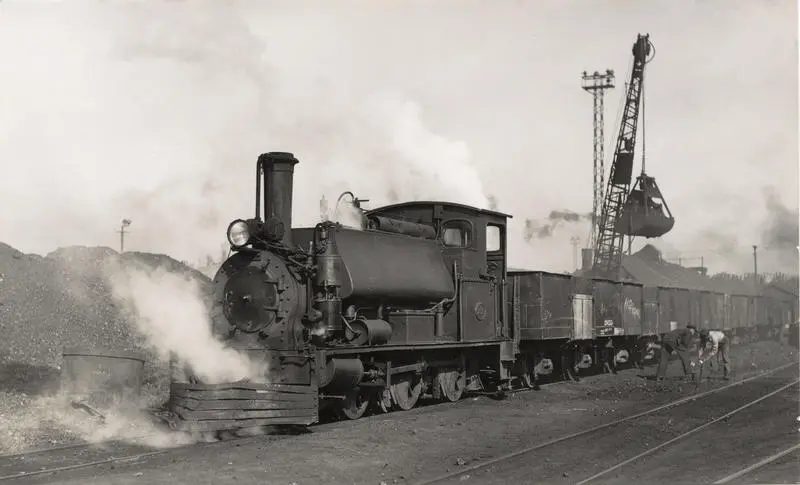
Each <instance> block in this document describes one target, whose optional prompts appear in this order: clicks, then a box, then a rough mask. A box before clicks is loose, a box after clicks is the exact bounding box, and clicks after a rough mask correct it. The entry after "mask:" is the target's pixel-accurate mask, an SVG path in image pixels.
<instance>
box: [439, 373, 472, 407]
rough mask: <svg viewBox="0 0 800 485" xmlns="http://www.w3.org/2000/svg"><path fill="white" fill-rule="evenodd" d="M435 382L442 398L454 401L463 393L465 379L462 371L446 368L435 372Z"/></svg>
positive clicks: (465, 385) (465, 383) (465, 384)
mask: <svg viewBox="0 0 800 485" xmlns="http://www.w3.org/2000/svg"><path fill="white" fill-rule="evenodd" d="M436 384H437V385H438V386H440V387H441V389H442V398H443V400H445V401H450V402H456V401H458V400H459V399H461V396H462V395H463V394H464V389H465V388H466V387H467V379H466V377H465V375H464V372H463V371H460V370H447V371H441V372H438V373H437V374H436Z"/></svg>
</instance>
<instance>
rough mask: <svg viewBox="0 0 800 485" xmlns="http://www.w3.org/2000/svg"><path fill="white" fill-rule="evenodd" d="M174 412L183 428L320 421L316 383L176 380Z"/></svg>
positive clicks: (173, 392) (199, 428)
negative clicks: (196, 381)
mask: <svg viewBox="0 0 800 485" xmlns="http://www.w3.org/2000/svg"><path fill="white" fill-rule="evenodd" d="M170 393H171V395H172V399H171V400H170V406H169V407H170V412H172V414H173V415H174V416H175V418H177V419H175V420H174V422H173V424H174V428H175V429H178V430H181V431H220V430H234V429H240V428H251V427H259V426H272V425H302V426H308V425H310V424H313V423H315V422H317V421H318V420H319V415H318V404H317V403H318V399H317V397H318V392H317V388H316V386H313V385H310V386H303V385H288V384H254V383H251V382H238V383H225V384H189V383H173V384H172V385H171V386H170Z"/></svg>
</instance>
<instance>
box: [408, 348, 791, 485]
mask: <svg viewBox="0 0 800 485" xmlns="http://www.w3.org/2000/svg"><path fill="white" fill-rule="evenodd" d="M794 365H795V363H794V362H792V363H789V364H784V365H781V366H778V367H775V368H774V369H770V370H767V371H764V372H760V373H758V374H756V375H754V376H751V377H748V378H746V379H742V380H738V381H734V382H732V383H730V384H727V385H724V386H721V387H717V388H714V389H710V390H708V391H705V392H701V393H699V394H692V395H690V396H687V397H684V398H681V399H678V400H675V401H672V402H669V403H666V404H663V405H661V406H658V407H655V408H652V409H649V410H647V411H642V412H640V413H636V414H633V415H631V416H627V417H624V418H620V419H616V420H614V421H610V422H608V423H605V424H601V425H597V426H593V427H591V428H588V429H585V430H583V431H578V432H575V433H571V434H568V435H565V436H561V437H560V438H555V439H552V440H549V441H545V442H544V443H539V444H536V445H532V446H528V447H525V448H523V449H521V450H517V451H514V452H511V453H507V454H504V455H501V456H498V457H495V458H492V459H490V460H487V461H483V462H480V463H476V464H474V465H471V466H468V467H464V468H460V469H458V470H456V471H453V472H449V473H445V474H442V475H439V476H437V477H434V478H429V479H426V480H422V481H420V482H417V483H416V485H429V484H432V483H437V482H442V481H444V480H447V479H450V478H454V477H457V476H460V475H464V474H465V473H468V472H472V471H475V470H480V469H483V468H486V467H489V466H491V465H494V464H496V463H500V462H503V461H507V460H510V459H512V458H515V457H518V456H521V455H525V454H528V453H531V452H533V451H536V450H540V449H542V448H546V447H548V446H552V445H555V444H557V443H561V442H564V441H567V440H571V439H574V438H578V437H581V436H585V435H588V434H591V433H595V432H597V431H600V430H603V429H607V428H611V427H613V426H617V425H619V424H622V423H625V422H628V421H632V420H634V419H637V418H641V417H643V416H647V415H650V414H653V413H657V412H659V411H663V410H665V409H669V408H673V407H675V406H679V405H681V404H685V403H687V402H691V401H695V400H697V399H700V398H702V397H705V396H709V395H712V394H716V393H718V392H722V391H724V390H726V389H730V388H732V387H735V386H740V385H742V384H744V383H745V382H749V381H753V380H756V379H760V378H762V377H766V376H768V375H771V374H774V373H776V372H779V371H782V370H783V369H787V368H789V367H791V366H794Z"/></svg>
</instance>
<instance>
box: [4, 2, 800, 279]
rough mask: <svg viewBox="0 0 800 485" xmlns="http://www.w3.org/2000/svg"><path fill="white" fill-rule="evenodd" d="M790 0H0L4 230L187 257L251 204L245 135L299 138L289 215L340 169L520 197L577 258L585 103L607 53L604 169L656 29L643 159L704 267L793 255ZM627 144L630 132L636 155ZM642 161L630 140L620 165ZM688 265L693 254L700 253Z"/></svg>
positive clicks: (536, 258)
mask: <svg viewBox="0 0 800 485" xmlns="http://www.w3.org/2000/svg"><path fill="white" fill-rule="evenodd" d="M797 20H798V15H797V5H796V2H794V1H791V0H782V1H767V0H764V1H758V2H753V1H750V0H702V1H690V0H648V1H647V2H635V1H632V0H596V1H591V2H589V1H585V0H584V1H577V0H540V1H522V0H499V1H491V2H490V1H477V0H459V1H456V0H433V1H426V2H422V1H411V0H409V1H402V2H401V1H399V0H387V1H384V2H366V1H363V0H362V1H349V0H348V1H345V0H341V1H336V2H310V1H292V2H289V1H284V2H275V1H267V0H264V1H256V0H249V1H238V2H237V1H225V0H214V1H213V2H212V1H208V0H206V1H200V0H198V1H190V0H171V1H168V0H148V1H126V2H122V1H119V2H103V1H100V0H74V1H69V2H56V1H52V2H48V1H39V2H30V1H22V0H17V1H13V0H11V1H9V0H6V1H3V2H2V3H0V59H2V62H0V92H2V93H3V99H2V109H0V163H2V167H3V176H2V178H0V207H3V209H2V210H0V241H2V242H5V243H7V244H10V245H12V246H14V247H16V248H18V249H20V250H22V251H24V252H35V253H40V254H45V253H47V252H49V251H52V250H54V249H56V248H57V247H59V246H66V245H86V246H95V245H101V246H109V247H113V248H115V249H118V245H119V235H118V234H117V233H116V232H115V231H116V230H117V229H118V228H119V225H120V221H121V220H122V219H123V218H129V219H131V220H132V224H131V226H130V228H129V230H130V233H129V234H128V235H127V236H126V244H125V245H126V249H127V250H137V251H150V252H157V253H166V254H169V255H171V256H173V257H175V258H177V259H182V260H188V261H197V260H199V259H201V258H203V257H204V256H205V255H209V254H210V255H213V256H215V257H216V256H218V255H219V253H220V247H221V245H223V244H224V243H225V230H226V228H227V225H228V223H229V222H230V221H231V220H233V219H235V218H239V217H249V216H251V215H252V212H253V205H254V200H253V197H254V173H255V170H254V166H255V161H256V158H257V157H258V155H259V154H260V153H263V152H268V151H289V152H292V153H294V154H295V155H296V156H297V157H298V159H299V160H300V164H298V165H297V167H296V174H295V191H294V216H293V217H294V223H295V226H298V225H311V224H314V223H316V222H317V221H318V220H319V217H320V215H319V214H320V210H319V207H320V204H319V200H320V197H321V196H322V195H324V196H325V197H326V198H327V199H328V200H329V201H331V202H332V201H334V200H335V199H336V198H337V196H338V195H339V194H340V193H341V192H342V191H344V190H352V191H353V192H355V193H356V195H357V196H359V197H360V198H368V199H370V203H369V205H368V207H377V206H379V205H382V204H386V203H391V202H398V201H403V200H411V199H418V200H420V199H440V200H452V201H455V202H462V203H467V204H474V205H477V206H482V207H488V206H489V197H490V196H491V198H492V199H493V200H495V201H496V206H497V209H498V210H500V211H502V212H506V213H509V214H512V215H513V216H514V218H513V219H512V220H511V222H510V228H509V242H508V245H509V253H510V254H509V259H510V263H511V265H512V266H516V267H526V268H535V269H544V270H549V271H565V270H572V269H573V268H574V266H573V263H574V261H573V256H574V253H573V247H572V245H571V244H570V240H571V238H573V237H578V238H580V240H581V244H585V243H586V240H587V237H588V233H589V226H588V223H587V222H586V220H585V219H581V220H580V221H579V222H574V223H571V222H562V223H559V224H558V225H557V226H556V227H555V228H554V230H553V231H551V234H550V235H548V236H547V237H533V238H530V239H529V240H526V239H525V237H524V232H525V231H524V228H525V221H526V220H531V221H534V222H535V223H536V224H539V223H541V224H544V223H547V222H548V221H547V217H548V215H549V214H550V213H551V212H552V211H574V212H578V213H582V214H583V213H586V212H589V211H590V210H591V204H592V99H591V96H590V95H589V94H588V93H586V92H585V91H583V90H582V89H581V79H580V75H581V73H582V72H583V71H585V70H588V71H594V70H605V69H613V70H614V71H615V73H616V84H617V87H616V88H615V89H613V90H611V91H609V92H608V93H607V95H606V111H605V120H606V129H605V134H606V170H608V168H609V164H610V160H611V156H612V152H613V145H614V139H615V137H616V131H617V130H618V124H619V117H620V112H621V107H622V101H623V96H624V85H625V81H626V80H627V78H628V77H629V75H630V73H629V69H630V64H631V48H632V45H633V43H634V41H635V40H636V35H637V34H638V33H649V34H650V36H651V41H652V43H653V44H654V46H655V49H656V55H655V57H654V58H653V60H652V61H651V62H650V63H649V64H648V65H647V67H646V74H645V76H646V77H645V94H644V96H645V103H646V118H645V121H644V123H645V126H646V137H647V138H646V149H647V151H646V156H647V172H648V174H649V175H652V176H655V177H656V180H657V182H658V184H659V186H660V188H661V190H662V191H663V193H664V196H665V198H666V201H667V204H668V205H669V208H670V210H671V211H672V212H673V214H674V215H675V217H676V220H677V222H676V224H675V227H674V229H673V230H672V231H671V232H670V233H668V234H667V235H665V236H663V237H662V238H660V239H653V240H649V241H646V240H641V241H639V242H638V243H637V246H635V248H634V249H637V248H638V247H641V246H642V245H643V244H645V243H652V244H654V245H656V246H657V247H659V248H661V249H662V250H663V251H664V254H665V256H667V257H671V258H677V257H682V258H684V261H686V262H687V263H689V262H691V261H690V260H689V259H688V258H692V257H696V258H699V257H701V256H702V257H703V258H704V262H705V264H706V265H708V266H709V267H710V270H711V272H717V271H748V270H750V268H751V264H752V248H751V245H753V244H757V245H759V248H760V249H759V258H760V259H759V269H760V270H762V271H794V272H796V271H797V268H796V264H797V248H796V246H797V208H798V121H797V112H798V85H797V75H798V65H797V63H798V54H797ZM640 157H641V142H640V143H639V145H638V146H637V160H638V159H639V158H640ZM634 169H635V170H637V171H638V170H639V165H638V162H637V164H636V166H635V167H634ZM696 264H699V261H697V262H696Z"/></svg>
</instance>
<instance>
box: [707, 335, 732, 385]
mask: <svg viewBox="0 0 800 485" xmlns="http://www.w3.org/2000/svg"><path fill="white" fill-rule="evenodd" d="M709 343H711V350H709V352H708V354H707V355H706V356H705V357H703V351H704V350H705V348H706V346H708V344H709ZM729 348H730V340H728V336H727V335H725V332H722V331H720V330H706V329H703V330H700V365H701V366H702V365H703V362H707V361H709V360H710V359H711V358H712V357H714V355H716V356H717V362H718V363H720V362H721V363H722V378H723V379H724V380H726V381H727V380H729V379H730V378H729V377H728V374H730V371H731V364H730V359H729V356H728V349H729Z"/></svg>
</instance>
